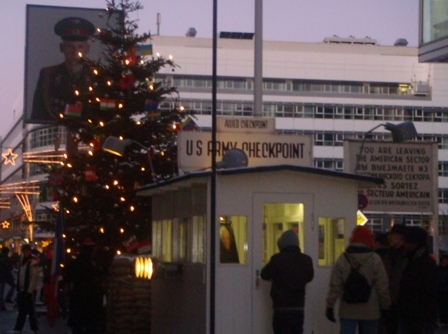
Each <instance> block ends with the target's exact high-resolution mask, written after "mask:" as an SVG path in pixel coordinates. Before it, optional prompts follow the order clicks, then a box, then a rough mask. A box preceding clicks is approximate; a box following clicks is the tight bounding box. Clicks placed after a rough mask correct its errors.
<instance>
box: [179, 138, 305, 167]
mask: <svg viewBox="0 0 448 334" xmlns="http://www.w3.org/2000/svg"><path fill="white" fill-rule="evenodd" d="M211 137H212V136H211V132H195V131H183V132H180V133H179V136H178V165H179V169H181V170H182V171H184V172H192V171H197V170H201V169H207V168H211V156H212V140H211ZM233 148H238V149H241V150H243V151H244V152H245V153H246V154H247V157H248V160H249V167H255V166H269V165H281V164H287V165H295V166H308V167H311V166H312V165H313V138H312V136H311V135H276V134H271V133H250V132H219V133H217V134H216V151H217V152H216V161H217V162H219V161H221V160H222V157H223V155H224V154H225V153H226V152H227V151H228V150H231V149H233Z"/></svg>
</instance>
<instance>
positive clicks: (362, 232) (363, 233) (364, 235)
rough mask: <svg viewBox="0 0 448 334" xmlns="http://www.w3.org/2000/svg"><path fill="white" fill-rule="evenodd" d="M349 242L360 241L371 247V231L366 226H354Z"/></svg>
mask: <svg viewBox="0 0 448 334" xmlns="http://www.w3.org/2000/svg"><path fill="white" fill-rule="evenodd" d="M350 242H351V243H354V242H356V243H362V244H366V245H367V246H369V247H371V248H373V232H372V230H371V229H370V228H369V227H367V226H361V225H358V226H356V227H355V228H354V229H353V231H352V237H351V238H350Z"/></svg>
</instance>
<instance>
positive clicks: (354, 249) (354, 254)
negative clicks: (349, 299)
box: [327, 243, 390, 320]
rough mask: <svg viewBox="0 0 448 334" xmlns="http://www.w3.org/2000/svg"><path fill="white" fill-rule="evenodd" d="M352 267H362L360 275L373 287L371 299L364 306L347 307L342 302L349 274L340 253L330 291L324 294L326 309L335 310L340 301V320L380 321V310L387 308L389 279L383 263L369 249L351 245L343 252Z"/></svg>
mask: <svg viewBox="0 0 448 334" xmlns="http://www.w3.org/2000/svg"><path fill="white" fill-rule="evenodd" d="M346 255H347V256H348V257H349V259H350V262H351V263H352V265H353V266H358V265H359V264H362V265H361V267H360V268H359V272H360V273H362V274H363V275H364V276H365V277H366V278H367V280H368V282H369V283H370V284H371V285H372V290H371V293H370V298H369V300H368V301H367V302H366V303H359V304H348V303H346V302H344V301H343V300H342V294H343V286H344V282H345V281H346V279H347V277H348V275H349V273H350V269H351V267H350V264H349V262H348V261H347V259H346V258H345V256H344V254H342V255H341V256H340V257H339V258H338V260H337V261H336V264H335V266H334V267H333V270H332V272H331V278H330V289H329V291H328V295H327V307H330V308H334V305H335V303H336V301H337V300H338V299H339V302H340V305H339V317H340V318H342V319H353V320H376V319H379V318H380V310H381V309H384V310H387V309H389V308H390V295H389V279H388V277H387V273H386V270H385V269H384V265H383V262H382V260H381V258H380V256H379V255H378V254H376V253H375V252H374V251H373V250H372V249H371V248H370V247H369V246H367V245H365V244H362V243H352V244H350V246H349V247H347V249H346Z"/></svg>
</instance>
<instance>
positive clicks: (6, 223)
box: [2, 220, 9, 228]
mask: <svg viewBox="0 0 448 334" xmlns="http://www.w3.org/2000/svg"><path fill="white" fill-rule="evenodd" d="M2 228H9V222H8V221H7V220H4V221H2Z"/></svg>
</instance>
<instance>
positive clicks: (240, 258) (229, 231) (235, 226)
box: [219, 216, 247, 264]
mask: <svg viewBox="0 0 448 334" xmlns="http://www.w3.org/2000/svg"><path fill="white" fill-rule="evenodd" d="M219 240H220V253H219V254H220V256H219V258H220V263H228V264H245V263H246V262H247V217H246V216H221V217H220V224H219Z"/></svg>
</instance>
